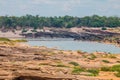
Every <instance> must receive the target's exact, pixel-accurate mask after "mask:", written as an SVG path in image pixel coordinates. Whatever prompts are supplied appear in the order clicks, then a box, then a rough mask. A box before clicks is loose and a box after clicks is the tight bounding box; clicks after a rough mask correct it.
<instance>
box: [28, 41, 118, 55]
mask: <svg viewBox="0 0 120 80" xmlns="http://www.w3.org/2000/svg"><path fill="white" fill-rule="evenodd" d="M28 44H30V45H32V46H46V47H49V48H57V49H60V50H82V51H84V52H89V53H92V52H96V51H99V52H110V53H120V47H117V46H115V45H111V44H104V43H97V42H89V41H73V40H58V39H57V40H28Z"/></svg>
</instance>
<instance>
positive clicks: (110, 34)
mask: <svg viewBox="0 0 120 80" xmlns="http://www.w3.org/2000/svg"><path fill="white" fill-rule="evenodd" d="M118 30H119V28H108V29H107V30H101V28H88V27H81V28H77V27H74V28H67V29H65V28H64V29H63V28H44V29H36V30H33V29H29V28H28V29H26V30H25V32H23V31H22V30H8V31H7V32H3V31H0V37H6V38H41V37H44V38H67V39H69V38H73V39H74V40H78V41H79V40H80V41H97V42H104V43H110V44H115V45H117V46H120V33H119V31H118Z"/></svg>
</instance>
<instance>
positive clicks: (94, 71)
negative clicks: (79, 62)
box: [87, 69, 99, 76]
mask: <svg viewBox="0 0 120 80" xmlns="http://www.w3.org/2000/svg"><path fill="white" fill-rule="evenodd" d="M87 72H90V73H92V74H93V76H97V75H98V74H99V70H97V69H89V70H87Z"/></svg>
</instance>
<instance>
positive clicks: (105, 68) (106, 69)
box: [101, 67, 111, 71]
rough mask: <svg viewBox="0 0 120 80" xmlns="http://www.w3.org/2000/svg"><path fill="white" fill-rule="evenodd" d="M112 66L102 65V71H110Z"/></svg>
mask: <svg viewBox="0 0 120 80" xmlns="http://www.w3.org/2000/svg"><path fill="white" fill-rule="evenodd" d="M110 69H111V68H110V67H101V71H110Z"/></svg>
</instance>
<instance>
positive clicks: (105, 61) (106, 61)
mask: <svg viewBox="0 0 120 80" xmlns="http://www.w3.org/2000/svg"><path fill="white" fill-rule="evenodd" d="M102 62H104V63H110V62H109V61H108V60H102Z"/></svg>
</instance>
